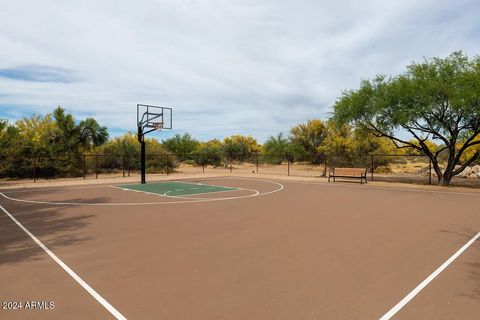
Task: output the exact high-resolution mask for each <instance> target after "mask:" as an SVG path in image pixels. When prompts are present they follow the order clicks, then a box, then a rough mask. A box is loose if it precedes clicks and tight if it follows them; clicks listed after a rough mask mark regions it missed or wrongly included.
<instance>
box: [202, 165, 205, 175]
mask: <svg viewBox="0 0 480 320" xmlns="http://www.w3.org/2000/svg"><path fill="white" fill-rule="evenodd" d="M202 171H203V173H205V163H202Z"/></svg>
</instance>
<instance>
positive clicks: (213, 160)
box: [194, 139, 223, 167]
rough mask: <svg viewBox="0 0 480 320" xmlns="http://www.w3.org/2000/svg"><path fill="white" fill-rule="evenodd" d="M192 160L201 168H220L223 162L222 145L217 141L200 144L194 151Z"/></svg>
mask: <svg viewBox="0 0 480 320" xmlns="http://www.w3.org/2000/svg"><path fill="white" fill-rule="evenodd" d="M194 160H195V163H196V164H197V165H201V166H207V165H211V166H215V167H218V166H220V165H221V164H222V160H223V145H222V143H221V142H220V141H219V140H217V139H214V140H210V141H207V142H200V143H199V145H198V146H197V147H196V148H195V150H194Z"/></svg>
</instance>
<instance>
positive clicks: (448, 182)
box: [440, 172, 453, 187]
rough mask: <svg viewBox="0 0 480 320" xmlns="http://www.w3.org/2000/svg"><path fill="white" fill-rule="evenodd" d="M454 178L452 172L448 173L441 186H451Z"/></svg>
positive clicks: (445, 174)
mask: <svg viewBox="0 0 480 320" xmlns="http://www.w3.org/2000/svg"><path fill="white" fill-rule="evenodd" d="M452 178H453V176H452V174H451V172H450V173H448V174H447V173H444V174H443V178H442V179H441V181H440V183H441V185H442V186H444V187H448V186H449V185H450V181H451V180H452Z"/></svg>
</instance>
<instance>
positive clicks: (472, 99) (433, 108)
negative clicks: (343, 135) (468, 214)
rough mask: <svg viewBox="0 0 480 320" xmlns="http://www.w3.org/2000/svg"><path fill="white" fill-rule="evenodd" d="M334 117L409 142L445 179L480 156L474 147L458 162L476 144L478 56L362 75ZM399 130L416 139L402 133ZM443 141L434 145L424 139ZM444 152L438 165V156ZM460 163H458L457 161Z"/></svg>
mask: <svg viewBox="0 0 480 320" xmlns="http://www.w3.org/2000/svg"><path fill="white" fill-rule="evenodd" d="M334 119H335V120H336V121H339V122H344V123H345V122H348V123H354V124H356V125H358V126H362V127H363V128H365V129H367V130H369V131H370V132H372V133H373V134H375V135H376V136H379V137H386V138H389V139H390V140H391V141H392V142H394V143H395V144H396V146H397V147H398V148H411V149H415V150H418V151H421V152H422V153H424V154H425V155H426V156H428V157H429V158H430V160H431V162H432V165H433V169H434V170H435V172H436V174H437V177H438V183H439V184H442V185H449V184H450V181H451V179H452V177H453V176H455V175H456V174H458V173H460V172H462V171H463V170H464V169H465V168H466V166H468V165H469V164H471V163H473V162H474V161H475V160H477V159H478V157H479V156H480V151H479V150H476V151H475V152H473V153H472V155H471V156H470V157H468V158H467V159H465V160H464V161H463V162H460V161H461V159H462V156H464V154H465V151H467V150H469V149H471V148H472V147H474V146H476V145H478V144H480V141H479V140H476V138H477V137H478V136H479V134H480V57H478V56H477V57H474V58H472V59H469V58H468V57H467V56H466V55H465V54H463V53H462V52H455V53H453V54H451V55H450V56H448V57H446V58H443V59H442V58H433V59H426V60H425V61H423V62H422V63H412V64H411V65H409V66H408V67H407V71H406V72H405V73H403V74H401V75H399V76H396V77H386V76H378V77H376V78H375V79H373V80H363V81H362V82H361V85H360V88H359V89H357V90H350V91H346V92H344V93H343V94H342V96H341V97H340V98H339V99H338V100H337V101H336V103H335V105H334ZM399 130H402V131H404V132H406V133H408V134H410V135H411V137H412V138H413V139H414V140H415V141H416V143H412V142H411V141H409V140H407V139H404V138H402V137H401V135H399V134H398V132H399ZM430 140H438V141H441V142H442V145H443V146H442V147H441V148H438V149H435V150H432V148H431V146H429V145H428V143H427V141H430ZM442 152H446V154H447V163H446V167H445V169H444V170H442V168H441V167H440V163H439V159H438V156H439V155H440V153H442ZM457 165H459V166H458V167H456V166H457Z"/></svg>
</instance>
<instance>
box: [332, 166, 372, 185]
mask: <svg viewBox="0 0 480 320" xmlns="http://www.w3.org/2000/svg"><path fill="white" fill-rule="evenodd" d="M330 178H333V182H335V178H349V179H360V183H361V184H363V180H365V183H367V169H364V168H333V169H331V170H330V172H329V174H328V182H330Z"/></svg>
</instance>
